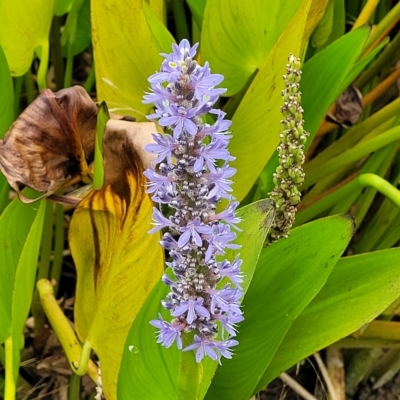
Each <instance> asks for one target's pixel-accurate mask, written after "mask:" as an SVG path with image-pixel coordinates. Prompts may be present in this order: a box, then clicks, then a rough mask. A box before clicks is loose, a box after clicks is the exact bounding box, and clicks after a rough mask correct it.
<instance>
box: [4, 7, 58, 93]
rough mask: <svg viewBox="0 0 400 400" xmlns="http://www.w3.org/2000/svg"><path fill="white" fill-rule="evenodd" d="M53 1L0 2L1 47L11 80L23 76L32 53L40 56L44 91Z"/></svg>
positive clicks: (29, 64)
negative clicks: (35, 52) (12, 77)
mask: <svg viewBox="0 0 400 400" xmlns="http://www.w3.org/2000/svg"><path fill="white" fill-rule="evenodd" d="M53 12H54V0H30V1H25V0H14V1H6V0H3V1H0V15H1V24H0V45H1V46H2V47H3V50H4V53H5V55H6V58H7V62H8V65H9V67H10V71H11V74H12V75H13V76H20V75H23V74H25V72H27V71H28V69H29V68H30V66H31V63H32V59H33V53H34V51H35V50H36V49H38V50H39V52H40V57H41V61H42V63H43V65H42V68H40V71H39V76H38V81H39V86H40V87H41V89H42V88H44V87H45V86H46V83H45V73H46V71H47V63H48V52H49V41H48V37H49V32H50V26H51V21H52V19H53Z"/></svg>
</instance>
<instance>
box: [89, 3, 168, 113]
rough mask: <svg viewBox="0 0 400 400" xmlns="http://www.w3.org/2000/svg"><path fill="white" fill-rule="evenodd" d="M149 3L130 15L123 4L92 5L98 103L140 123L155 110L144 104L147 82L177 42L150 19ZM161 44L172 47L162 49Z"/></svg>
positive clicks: (132, 8)
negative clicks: (163, 57) (146, 7)
mask: <svg viewBox="0 0 400 400" xmlns="http://www.w3.org/2000/svg"><path fill="white" fill-rule="evenodd" d="M145 1H146V0H141V1H135V2H133V3H131V4H130V6H129V11H128V9H127V5H126V3H125V2H122V1H118V2H116V1H114V0H99V1H96V2H92V4H91V15H92V40H93V52H94V59H95V70H96V87H97V96H98V100H99V101H102V100H104V101H106V102H107V104H108V106H109V109H110V111H111V112H118V113H123V114H126V115H131V116H133V117H136V118H137V120H144V119H145V118H144V116H145V115H146V114H148V113H149V111H150V108H151V106H149V105H148V104H147V105H145V104H142V98H143V93H144V92H145V91H146V90H148V87H149V83H148V81H147V78H148V77H149V76H150V75H151V74H153V73H154V72H155V71H156V70H159V69H160V65H161V61H162V58H161V57H160V56H159V53H160V52H167V53H169V52H170V51H171V44H172V43H173V42H174V39H173V37H172V36H171V34H170V33H169V32H168V30H167V28H166V27H165V26H164V29H163V30H162V31H161V25H160V23H159V22H160V21H159V20H158V19H151V21H150V19H148V18H149V15H148V14H149V13H147V14H146V13H145V11H144V7H143V4H144V2H145ZM110 10H112V12H110ZM105 21H106V23H105ZM149 23H150V24H153V23H154V24H155V26H153V25H152V26H149ZM153 31H154V32H157V33H156V35H155V33H154V32H153ZM160 36H161V37H162V38H163V40H161V39H160ZM161 41H162V43H168V47H161V45H160V42H161Z"/></svg>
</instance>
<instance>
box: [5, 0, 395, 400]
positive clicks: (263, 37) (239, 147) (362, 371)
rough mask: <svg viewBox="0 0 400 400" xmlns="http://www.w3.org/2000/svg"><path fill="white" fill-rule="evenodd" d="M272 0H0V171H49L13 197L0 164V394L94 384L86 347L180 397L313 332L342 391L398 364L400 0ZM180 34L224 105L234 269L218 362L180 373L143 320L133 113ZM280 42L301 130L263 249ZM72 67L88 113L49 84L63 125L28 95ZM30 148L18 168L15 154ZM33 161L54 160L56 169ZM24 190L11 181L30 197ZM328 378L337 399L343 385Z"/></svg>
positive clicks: (122, 382)
mask: <svg viewBox="0 0 400 400" xmlns="http://www.w3.org/2000/svg"><path fill="white" fill-rule="evenodd" d="M288 3H289V2H287V1H272V0H271V1H269V0H248V1H246V2H243V1H242V0H230V1H229V2H227V1H223V0H187V1H183V0H173V1H170V2H165V1H162V0H131V1H121V0H98V1H96V2H90V1H89V0H69V1H57V0H56V1H48V0H46V1H45V0H35V1H30V2H29V5H27V4H26V2H23V1H14V2H9V1H6V0H0V22H1V23H0V88H1V92H0V93H1V95H0V134H1V136H4V134H5V133H6V132H8V133H7V136H6V137H5V140H4V142H3V141H1V142H0V169H1V170H2V172H3V173H4V174H5V175H7V169H6V168H5V167H4V166H7V165H10V161H9V160H10V159H11V157H14V158H13V160H14V161H13V162H11V165H12V168H9V170H12V171H13V172H14V173H15V174H20V175H18V176H22V172H23V173H24V175H23V176H28V178H27V179H28V180H27V181H22V180H20V183H24V184H26V185H27V186H30V187H31V188H32V189H40V188H38V187H36V186H35V185H34V184H33V181H34V180H33V177H34V178H35V179H36V181H37V182H50V183H51V185H53V186H51V187H53V188H54V187H56V188H57V190H58V189H60V190H59V191H58V192H57V193H56V194H53V195H52V196H51V197H50V198H49V199H42V200H38V201H36V202H32V203H30V204H24V203H22V202H21V201H20V200H19V199H18V198H15V194H14V192H13V191H11V190H10V186H9V185H8V183H7V180H6V179H5V177H4V176H3V174H1V175H0V211H1V216H0V260H1V262H0V342H1V343H3V344H2V345H1V346H0V365H1V369H0V371H1V373H0V387H3V388H4V391H3V392H4V394H0V397H2V398H5V399H7V400H9V399H13V398H21V399H22V398H39V396H40V394H43V393H45V392H46V393H47V394H49V393H53V394H51V396H53V397H54V398H65V397H62V396H63V395H64V396H68V398H70V399H75V398H80V397H81V396H87V397H88V396H91V397H93V396H94V393H95V388H94V386H95V383H98V381H99V377H98V373H99V370H98V366H97V364H96V362H97V361H100V365H101V374H102V380H103V391H104V395H105V397H106V398H107V399H116V398H118V399H150V400H151V399H161V398H162V399H176V398H182V399H183V398H185V399H189V397H187V394H184V391H183V390H184V389H183V387H182V385H181V382H182V381H185V380H186V381H187V380H189V379H190V378H191V377H193V376H195V378H196V379H192V383H191V398H193V399H203V398H204V399H217V398H218V399H221V398H222V399H231V398H235V399H248V398H250V397H251V396H252V395H254V394H256V393H257V392H259V391H260V390H262V389H263V388H265V387H266V386H267V385H268V384H269V383H270V382H271V381H272V380H273V379H274V378H276V377H278V376H279V375H280V374H281V373H282V372H284V371H286V370H287V369H289V368H290V367H292V366H293V365H295V364H296V363H297V362H300V361H301V360H302V359H304V358H306V357H309V356H310V355H312V354H313V353H315V352H317V351H320V350H322V349H324V348H327V350H326V363H327V364H328V367H329V363H330V362H331V361H332V360H330V358H329V354H330V349H333V348H335V349H337V348H339V349H341V354H344V355H345V359H346V376H345V379H346V391H347V394H348V396H355V397H351V398H355V399H356V398H357V397H356V396H357V394H356V392H357V390H358V385H359V383H360V382H361V381H366V380H369V379H371V381H372V382H375V383H374V384H373V385H374V388H378V387H381V386H382V385H383V384H384V383H386V382H387V381H389V380H390V379H391V378H392V377H393V376H394V374H395V373H397V371H398V370H399V368H400V363H399V361H398V359H399V357H398V356H399V350H398V347H399V340H400V338H399V334H398V332H399V326H398V325H399V323H398V322H397V320H398V304H399V298H400V286H399V283H400V282H399V280H400V272H399V271H400V269H399V267H400V265H399V264H400V254H399V249H398V248H397V245H398V243H399V240H400V228H399V226H400V225H399V215H400V214H399V208H398V207H399V206H400V194H399V192H398V190H397V188H396V186H397V185H398V181H399V178H400V168H399V166H400V164H399V153H398V142H399V139H400V128H399V122H400V119H399V117H398V114H399V111H400V100H399V98H398V79H399V77H400V69H399V68H398V61H399V57H400V47H399V44H400V32H399V25H398V24H399V19H400V5H399V3H397V2H394V1H381V2H380V1H372V0H368V1H365V0H352V1H345V0H318V1H316V0H293V1H291V2H290V5H289V4H288ZM182 38H187V39H189V40H190V41H191V42H192V43H194V42H196V41H199V42H200V53H199V57H198V62H199V63H204V62H206V61H208V62H209V63H210V67H211V69H212V71H213V72H215V73H221V74H223V75H224V76H225V80H224V82H223V86H224V87H226V88H227V92H226V93H225V94H224V98H222V99H221V101H220V103H219V107H221V108H222V109H223V110H224V111H225V112H226V113H227V116H228V118H229V119H231V120H232V121H233V123H232V135H233V137H232V140H231V143H230V152H231V153H232V154H233V155H234V156H235V157H236V160H235V162H234V163H233V166H234V167H235V168H236V169H237V171H238V172H237V174H236V175H235V183H234V195H235V197H236V198H237V199H238V200H239V201H240V202H241V208H240V211H239V213H240V215H241V217H242V218H243V222H242V225H241V228H242V232H241V233H240V234H239V235H238V242H239V243H240V244H241V245H242V250H241V256H242V258H243V260H244V264H243V265H244V272H245V274H246V280H245V289H246V295H245V298H244V300H243V305H244V306H243V307H244V308H243V309H244V312H245V318H246V319H245V321H244V322H243V323H241V324H240V326H239V334H238V340H239V342H240V345H239V346H238V348H237V351H236V353H237V354H236V355H235V356H234V357H233V358H232V359H231V360H224V361H223V363H222V365H218V364H217V363H215V362H212V361H211V360H205V361H204V362H203V363H202V364H201V365H200V366H199V367H196V368H198V369H197V370H196V371H195V372H193V371H192V372H191V374H192V375H191V374H188V372H187V371H184V370H182V368H181V365H182V364H181V361H180V355H179V351H178V350H177V349H174V348H171V349H164V348H162V347H160V346H159V345H157V344H156V342H155V338H154V328H152V327H151V326H150V325H149V324H148V321H149V320H150V319H153V318H155V317H156V315H157V313H158V312H161V313H163V311H162V310H161V307H160V300H161V299H162V298H163V297H164V296H165V293H166V288H165V285H163V284H162V283H161V282H160V278H161V275H162V274H163V270H164V254H163V253H162V251H161V249H160V247H159V245H158V243H157V242H158V239H159V237H157V235H152V236H151V235H148V234H147V231H148V229H149V223H150V219H151V209H152V204H151V201H150V199H149V197H148V195H147V194H145V192H144V189H143V185H144V184H145V181H144V177H143V175H142V171H143V168H146V167H147V166H148V164H149V163H150V162H151V158H149V155H148V154H146V153H145V152H144V151H143V146H144V144H146V143H149V142H150V141H151V140H152V139H151V132H155V131H156V130H157V129H158V130H160V128H159V127H156V126H155V125H154V124H152V123H148V122H144V121H146V115H148V114H149V113H151V112H152V109H151V107H150V106H149V105H147V104H146V105H145V104H143V103H142V96H143V94H144V92H146V91H147V90H148V82H147V78H148V77H149V76H150V75H151V74H153V73H154V72H155V71H156V70H158V69H159V67H160V63H161V60H162V58H161V57H160V55H159V53H162V52H164V53H168V52H170V49H171V44H172V43H173V42H175V41H180V40H181V39H182ZM290 53H294V54H295V55H296V56H299V57H301V58H302V62H303V67H302V70H303V75H302V80H301V91H302V94H303V95H302V106H303V108H304V119H305V129H306V130H307V131H309V132H310V138H309V140H308V143H307V158H306V163H305V166H304V169H305V172H306V179H305V183H304V185H303V187H302V189H303V196H304V197H303V201H302V203H301V205H300V207H299V213H298V214H297V217H296V226H297V227H296V228H295V229H293V231H292V233H291V235H290V237H289V238H288V239H286V240H281V241H279V242H277V243H274V244H273V245H271V246H268V247H265V248H264V247H263V243H264V239H265V236H266V235H267V232H268V229H269V228H270V226H271V224H272V223H273V205H272V203H271V201H270V200H268V196H269V192H270V191H271V190H272V188H273V181H272V177H273V173H274V171H275V168H276V166H277V165H278V157H277V153H276V147H277V146H278V144H279V140H280V136H279V133H280V129H281V127H280V119H281V118H282V117H281V114H280V106H281V91H282V89H283V87H284V84H283V80H282V75H283V74H284V73H285V64H286V63H287V58H288V55H289V54H290ZM75 85H79V86H82V87H83V88H84V89H85V90H86V92H87V93H88V94H89V95H90V97H91V98H92V99H93V101H95V102H96V104H97V105H98V106H99V112H98V113H97V112H95V114H97V115H92V114H93V113H92V114H91V116H90V118H89V117H87V118H86V117H85V118H83V120H82V121H83V122H82V121H81V122H80V123H78V122H77V121H75V117H74V115H76V114H77V115H84V116H86V115H89V114H85V113H86V112H88V111H87V110H88V109H90V108H91V107H92V109H93V107H94V106H93V101H92V100H90V98H89V97H88V98H86V100H85V102H84V101H82V102H81V100H76V101H71V102H70V103H71V104H70V105H69V106H68V107H71V108H68V107H67V106H66V103H68V102H67V101H66V100H63V99H65V98H68V96H72V94H71V93H72V91H68V92H63V93H67V94H66V95H65V96H66V97H65V98H64V97H62V96H61V95H59V97H58V98H57V99H58V100H57V101H56V104H57V107H60V108H62V107H65V109H63V112H64V114H63V115H64V121H65V120H69V121H72V122H71V124H72V125H74V129H73V135H72V134H71V133H70V132H67V129H64V127H65V126H66V125H65V123H59V120H58V119H57V118H58V115H57V113H56V112H54V109H55V108H54V107H56V106H52V107H53V108H51V106H49V105H47V106H46V107H48V108H41V107H42V106H43V104H46V102H45V100H44V98H45V97H44V92H43V90H44V89H45V88H50V89H51V90H53V91H57V90H60V89H62V88H70V87H73V86H75ZM350 85H352V86H351V87H352V88H353V89H351V90H350V91H348V90H347V89H348V87H349V86H350ZM72 90H74V89H72ZM75 91H76V88H75ZM358 91H359V92H360V95H358V94H357V93H358ZM40 93H42V94H41V95H40ZM50 96H51V95H50ZM78 98H79V99H80V98H81V97H79V96H78ZM35 99H36V100H35ZM32 103H33V106H32ZM100 104H101V106H100ZM30 105H31V106H30ZM35 107H36V108H35ZM43 107H44V106H43ZM85 107H86V108H85ZM38 109H40V110H43V111H40V113H39V112H37V111H36V110H38ZM52 110H53V111H52ZM71 110H75V114H74V113H73V112H72V111H71ZM94 110H97V108H96V107H94ZM108 111H109V112H110V114H111V115H108ZM122 115H123V116H128V117H131V118H132V117H133V118H135V119H136V122H129V121H121V120H120V119H121V116H122ZM110 117H111V119H110V120H109V118H110ZM125 119H128V120H129V118H125ZM89 120H90V121H91V123H90V124H89V122H87V121H89ZM13 121H17V122H16V123H15V124H14V125H12V123H13ZM333 122H334V123H333ZM89 125H90V126H89ZM55 127H56V128H55ZM34 128H35V129H36V133H37V132H39V133H40V132H43V133H41V135H42V136H40V135H35V134H34ZM57 135H58V136H57ZM68 135H69V136H68ZM40 137H42V138H43V137H51V138H59V137H62V138H63V140H65V142H63V143H67V144H68V145H64V146H63V145H61V141H60V140H58V139H57V140H56V139H54V141H53V142H51V143H52V146H53V147H52V146H48V147H46V143H45V140H42V141H41V140H40ZM10 138H13V139H12V140H14V141H15V143H14V142H13V143H14V144H13V145H12V146H10V145H9V144H10V142H11V139H10ZM7 141H8V145H6V143H7ZM70 147H71V148H73V151H72V150H71V151H70V150H69V149H70ZM47 156H48V157H47ZM51 156H53V157H51ZM93 159H95V160H96V161H95V163H94V166H93V163H92V161H93ZM15 160H17V161H15ZM18 160H22V161H26V163H23V162H22V161H21V163H20V162H19V161H18ZM28 160H29V161H30V162H28ZM49 160H50V161H49ZM42 161H43V164H44V167H45V168H44V170H43V171H42V172H40V174H38V175H35V173H37V172H35V169H34V168H33V169H32V170H31V169H29V168H31V167H29V165H30V166H32V165H33V166H35V167H36V166H37V165H39V164H40V163H41V162H42ZM52 163H57V165H58V166H59V165H61V170H63V171H65V176H64V177H63V179H62V180H61V181H60V180H57V179H55V178H54V177H52V176H51V173H52V171H53V169H54V168H53V166H54V164H52ZM21 171H22V172H21ZM31 178H32V181H30V180H29V179H31ZM92 178H93V179H94V184H93V186H92V183H91V182H92ZM20 179H22V178H20ZM56 183H57V184H58V186H54V185H55V184H56ZM32 189H25V190H24V191H23V195H24V196H25V197H26V198H32V199H35V198H38V197H39V196H41V195H42V193H37V192H35V191H34V190H32ZM39 191H41V192H43V190H39ZM59 196H61V197H59ZM63 196H64V197H63ZM60 199H61V200H62V203H63V205H61V204H60ZM57 202H58V203H57ZM66 202H67V203H68V204H67V203H66ZM78 203H79V204H78ZM347 213H351V214H352V215H353V216H354V218H351V217H350V216H349V215H345V214H347ZM71 255H72V257H71ZM49 281H51V282H52V285H50V284H49ZM35 282H37V286H36V285H35ZM60 306H61V307H60ZM71 321H72V322H73V324H71ZM47 322H50V324H51V328H50V327H49V326H48V324H47ZM54 343H56V344H54ZM60 345H61V346H62V349H61V347H60ZM349 348H351V349H352V350H349ZM355 348H357V350H355ZM92 349H93V351H94V352H93V353H91V350H92ZM54 363H56V364H54ZM57 363H59V365H60V367H59V368H58V369H57V368H55V367H54V365H57ZM68 364H69V365H68ZM342 373H343V371H342ZM85 374H86V375H85ZM82 376H83V378H82ZM88 376H89V377H90V378H91V380H92V381H93V382H95V383H89V380H88V379H87V377H88ZM331 380H333V381H334V378H333V377H331ZM328 382H330V381H329V378H328ZM328 390H329V391H330V396H331V398H343V395H344V390H345V389H344V387H341V388H340V389H338V390H337V391H336V394H335V391H334V390H333V389H331V388H330V387H329V384H328ZM49 395H50V394H49ZM35 396H37V397H35ZM57 396H58V397H57ZM334 396H342V397H334Z"/></svg>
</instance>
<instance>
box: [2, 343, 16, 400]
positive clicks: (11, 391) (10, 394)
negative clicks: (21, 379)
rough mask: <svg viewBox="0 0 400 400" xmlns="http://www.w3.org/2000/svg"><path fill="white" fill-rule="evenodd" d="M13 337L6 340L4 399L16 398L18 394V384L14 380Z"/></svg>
mask: <svg viewBox="0 0 400 400" xmlns="http://www.w3.org/2000/svg"><path fill="white" fill-rule="evenodd" d="M13 346H14V343H13V337H12V335H11V336H9V337H8V338H7V339H6V341H5V342H4V349H5V354H6V362H5V369H6V379H5V390H4V400H15V396H16V385H15V380H14V365H13V361H14V354H13V353H14V351H13Z"/></svg>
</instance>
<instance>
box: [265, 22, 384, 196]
mask: <svg viewBox="0 0 400 400" xmlns="http://www.w3.org/2000/svg"><path fill="white" fill-rule="evenodd" d="M368 33H369V28H368V27H366V26H365V27H361V28H359V29H356V30H355V31H353V32H351V33H349V34H347V35H345V36H343V37H341V38H340V39H338V40H337V41H335V42H334V43H332V44H331V45H330V46H328V47H326V48H325V49H323V50H322V51H320V52H319V53H318V54H317V55H315V56H314V57H313V58H311V59H310V60H309V61H308V62H307V63H306V64H304V66H303V69H302V70H303V73H302V78H301V82H300V88H301V92H302V101H301V102H302V107H303V108H304V116H303V117H304V121H305V123H304V125H305V129H306V130H307V131H308V132H310V138H309V139H308V140H307V143H306V147H308V146H310V144H311V143H312V138H313V137H314V135H315V133H316V131H317V129H318V127H319V125H320V123H321V121H322V119H323V118H324V116H325V114H326V111H327V109H328V108H329V107H330V105H331V104H332V103H333V102H334V101H335V100H336V99H337V97H338V96H339V95H340V94H341V93H342V92H343V91H344V90H345V89H346V88H347V86H348V85H349V84H350V83H351V82H352V81H353V80H354V78H355V77H356V76H357V75H358V73H360V71H362V69H363V68H364V67H365V66H366V65H367V64H368V63H369V62H370V61H371V60H372V58H373V57H374V56H375V55H376V53H377V52H378V51H380V49H374V54H368V55H367V56H366V57H364V58H362V59H361V60H360V61H357V59H358V57H359V56H360V54H361V53H362V50H363V45H364V43H365V40H366V38H367V36H368ZM321 88H323V90H322V89H321ZM277 129H278V128H277ZM334 146H335V144H334ZM317 158H318V156H317ZM315 160H316V159H313V160H311V162H310V163H308V164H307V166H306V170H307V168H309V166H310V165H313V164H314V162H315ZM277 166H278V155H277V153H276V152H275V153H274V154H273V156H272V157H271V158H270V159H269V161H268V163H267V165H266V166H265V168H264V169H263V172H262V175H261V185H262V187H261V192H262V196H263V197H265V196H266V195H267V194H268V193H269V192H271V190H272V189H273V181H272V174H273V173H274V172H275V170H276V167H277ZM306 176H307V174H306Z"/></svg>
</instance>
